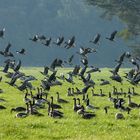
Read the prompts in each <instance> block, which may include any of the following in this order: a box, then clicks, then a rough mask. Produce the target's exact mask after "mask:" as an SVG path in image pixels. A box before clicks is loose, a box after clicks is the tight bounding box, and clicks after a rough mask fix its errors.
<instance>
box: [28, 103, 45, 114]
mask: <svg viewBox="0 0 140 140" xmlns="http://www.w3.org/2000/svg"><path fill="white" fill-rule="evenodd" d="M29 114H30V115H37V116H44V115H43V114H41V113H39V112H38V111H37V110H36V109H35V108H33V104H32V102H31V101H29Z"/></svg>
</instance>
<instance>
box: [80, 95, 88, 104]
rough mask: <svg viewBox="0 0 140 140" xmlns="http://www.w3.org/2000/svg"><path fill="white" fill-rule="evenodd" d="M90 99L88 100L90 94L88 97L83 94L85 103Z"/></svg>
mask: <svg viewBox="0 0 140 140" xmlns="http://www.w3.org/2000/svg"><path fill="white" fill-rule="evenodd" d="M88 99H89V98H88V94H87V95H85V94H83V99H82V100H83V102H85V103H86V102H87V100H88Z"/></svg>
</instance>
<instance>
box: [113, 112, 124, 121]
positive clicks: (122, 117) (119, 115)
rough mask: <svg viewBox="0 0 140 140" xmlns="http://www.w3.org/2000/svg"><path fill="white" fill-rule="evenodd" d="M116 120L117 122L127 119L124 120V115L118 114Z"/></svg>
mask: <svg viewBox="0 0 140 140" xmlns="http://www.w3.org/2000/svg"><path fill="white" fill-rule="evenodd" d="M115 119H116V120H122V119H125V118H124V115H123V114H122V113H116V114H115Z"/></svg>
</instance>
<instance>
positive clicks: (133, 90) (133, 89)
mask: <svg viewBox="0 0 140 140" xmlns="http://www.w3.org/2000/svg"><path fill="white" fill-rule="evenodd" d="M132 95H139V93H137V92H135V88H134V87H132Z"/></svg>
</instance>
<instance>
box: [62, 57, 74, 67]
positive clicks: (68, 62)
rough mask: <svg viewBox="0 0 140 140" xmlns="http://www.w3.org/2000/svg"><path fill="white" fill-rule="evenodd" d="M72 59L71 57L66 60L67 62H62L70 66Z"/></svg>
mask: <svg viewBox="0 0 140 140" xmlns="http://www.w3.org/2000/svg"><path fill="white" fill-rule="evenodd" d="M73 58H74V55H71V56H70V57H69V58H68V60H67V61H64V63H66V64H69V65H71V66H72V65H73V64H72V60H73Z"/></svg>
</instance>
